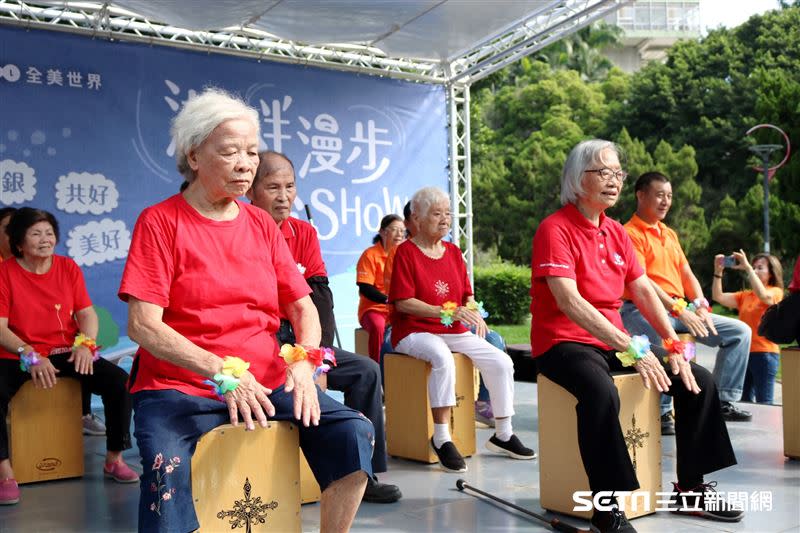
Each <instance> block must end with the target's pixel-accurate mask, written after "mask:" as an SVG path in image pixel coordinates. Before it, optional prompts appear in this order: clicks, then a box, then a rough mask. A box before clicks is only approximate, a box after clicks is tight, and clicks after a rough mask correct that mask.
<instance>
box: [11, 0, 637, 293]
mask: <svg viewBox="0 0 800 533" xmlns="http://www.w3.org/2000/svg"><path fill="white" fill-rule="evenodd" d="M631 1H632V0H552V1H550V2H547V3H545V4H543V5H542V6H541V7H540V8H539V9H537V10H536V11H534V12H533V13H530V14H529V15H528V16H526V17H525V18H523V19H521V20H518V21H515V22H514V23H512V24H510V25H509V26H507V27H506V28H503V29H501V30H500V31H499V32H497V33H496V34H495V35H493V36H491V37H489V38H487V39H485V40H484V41H482V42H479V43H476V44H475V45H473V46H472V47H471V48H469V49H467V50H464V51H463V52H461V53H459V54H456V56H455V57H452V58H450V59H449V60H448V61H434V60H422V59H413V58H405V57H389V56H387V55H386V54H385V53H384V52H383V51H381V50H380V49H379V48H377V47H374V46H365V45H358V44H326V45H311V44H307V43H301V42H297V41H291V40H288V39H281V38H279V37H277V36H275V35H271V34H269V33H266V32H264V31H261V30H256V29H253V28H248V27H246V26H241V27H235V28H224V29H222V30H219V31H193V30H188V29H184V28H178V27H175V26H169V25H166V24H161V23H158V22H155V21H151V20H149V19H147V18H145V17H142V16H140V15H137V14H136V13H132V12H130V11H127V10H124V9H120V8H117V7H114V6H112V5H110V4H109V2H76V1H70V2H66V1H65V2H62V3H59V4H57V5H50V4H42V3H37V2H36V1H35V0H33V1H31V0H0V26H3V25H6V26H16V27H22V28H26V29H27V28H30V29H44V30H56V31H65V32H70V33H77V34H82V35H86V36H91V37H93V38H105V39H109V40H122V41H132V42H140V43H146V44H150V45H153V44H155V45H163V46H172V47H178V48H186V49H195V50H203V51H206V52H214V53H221V54H230V55H237V56H243V57H250V58H255V59H258V60H265V61H276V62H281V63H296V64H303V65H310V66H316V67H322V68H329V69H334V70H342V71H349V72H354V73H360V74H369V75H377V76H386V77H391V78H398V79H405V80H409V81H416V82H424V83H434V84H441V85H444V86H445V88H446V91H447V115H448V126H449V129H450V132H449V134H450V135H449V141H450V146H449V166H450V169H449V171H450V196H451V205H452V211H453V220H454V222H453V241H454V242H456V243H458V244H459V245H460V246H461V247H462V250H463V251H464V256H465V258H466V260H467V265H468V272H469V273H470V277H472V267H473V242H472V235H473V234H472V224H473V213H472V169H471V164H470V155H471V153H470V123H469V114H470V110H469V87H470V85H471V84H472V83H474V82H475V81H477V80H479V79H481V78H484V77H486V76H488V75H490V74H492V73H494V72H496V71H498V70H500V69H502V68H503V67H505V66H506V65H509V64H510V63H513V62H514V61H517V60H519V59H520V58H522V57H524V56H526V55H530V54H532V53H533V52H536V51H537V50H540V49H541V48H544V47H545V46H547V45H549V44H551V43H553V42H555V41H557V40H559V39H561V38H563V37H565V36H566V35H569V34H570V33H573V32H575V31H577V30H579V29H580V28H582V27H584V26H586V25H588V24H591V23H592V22H594V21H596V20H598V19H601V18H603V17H605V16H607V15H609V14H610V13H611V12H613V11H615V10H617V9H619V8H620V7H622V6H624V5H626V4H629V3H631Z"/></svg>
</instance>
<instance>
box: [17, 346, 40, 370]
mask: <svg viewBox="0 0 800 533" xmlns="http://www.w3.org/2000/svg"><path fill="white" fill-rule="evenodd" d="M17 353H18V354H19V368H20V370H22V371H23V372H30V371H31V367H32V366H36V365H38V364H39V363H41V362H42V360H41V356H40V355H39V352H37V351H36V350H34V349H31V351H30V352H25V347H24V346H20V347H19V348H17Z"/></svg>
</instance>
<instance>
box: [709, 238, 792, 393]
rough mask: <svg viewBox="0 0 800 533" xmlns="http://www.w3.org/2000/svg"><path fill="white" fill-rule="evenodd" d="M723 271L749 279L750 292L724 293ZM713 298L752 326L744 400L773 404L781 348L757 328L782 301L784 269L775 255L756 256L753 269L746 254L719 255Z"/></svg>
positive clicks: (715, 265) (713, 285) (715, 258)
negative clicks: (732, 272)
mask: <svg viewBox="0 0 800 533" xmlns="http://www.w3.org/2000/svg"><path fill="white" fill-rule="evenodd" d="M724 268H730V269H732V270H739V271H741V272H744V274H745V276H747V282H748V284H749V285H750V289H749V290H744V291H738V292H723V291H722V273H723V269H724ZM711 296H712V298H713V299H714V301H715V302H718V303H720V304H722V305H724V306H725V307H730V308H731V309H737V310H738V311H739V320H741V321H742V322H744V323H745V324H747V325H748V326H750V329H751V331H752V338H751V340H750V358H749V360H748V362H747V374H746V375H745V378H744V390H743V391H742V399H743V400H746V401H753V400H755V401H756V402H758V403H767V404H771V403H772V395H773V390H774V389H775V376H776V374H777V373H778V361H779V357H780V356H779V354H780V348H779V347H778V345H777V344H775V343H774V342H772V341H770V340H768V339H765V338H764V337H762V336H760V335H759V334H758V324H759V323H760V322H761V317H762V316H763V315H764V312H765V311H766V310H767V307H769V306H770V305H772V304H776V303H778V302H780V301H781V300H782V299H783V268H782V267H781V262H780V261H779V260H778V258H777V257H775V256H774V255H769V254H756V256H755V257H753V265H752V266H750V263H749V262H748V261H747V254H745V253H744V251H743V250H739V251H738V252H733V255H729V256H724V255H722V254H718V255H716V256H715V257H714V281H713V283H712V285H711Z"/></svg>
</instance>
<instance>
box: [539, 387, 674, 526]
mask: <svg viewBox="0 0 800 533" xmlns="http://www.w3.org/2000/svg"><path fill="white" fill-rule="evenodd" d="M613 377H614V385H615V386H616V387H617V390H618V391H619V399H620V411H619V421H620V424H621V425H622V432H623V434H624V435H625V442H626V443H627V444H628V452H629V453H630V455H631V460H632V461H633V465H634V468H635V469H636V477H637V478H638V479H639V485H640V489H639V491H645V492H648V493H649V498H650V505H649V509H645V508H644V507H645V505H643V498H641V497H638V498H636V504H637V508H636V509H633V508H632V505H633V502H632V501H631V500H632V499H633V498H631V497H629V496H626V497H625V498H624V502H623V501H620V505H621V506H622V505H624V506H625V514H626V516H627V517H628V518H635V517H637V516H643V515H646V514H651V513H653V512H655V508H656V506H657V502H658V501H659V500H658V498H657V497H656V493H657V492H659V491H661V418H660V411H659V398H660V394H659V392H658V390H656V388H655V387H652V388H651V389H650V390H647V389H645V388H644V385H643V384H642V378H641V377H640V376H639V374H637V373H634V374H627V373H626V374H615V375H614V376H613ZM538 389H539V486H540V494H541V505H542V507H543V508H545V509H547V510H549V511H555V512H558V513H563V514H568V515H572V516H577V517H580V518H585V519H589V518H591V515H592V513H591V512H590V511H584V512H580V511H577V512H576V511H573V510H572V509H573V508H574V507H575V505H576V503H575V502H574V501H573V493H574V492H575V491H579V490H583V491H588V490H589V479H588V478H587V477H586V471H585V470H584V469H583V461H582V460H581V455H580V451H579V449H578V422H577V417H576V414H575V405H576V404H577V403H578V401H577V400H576V399H575V397H574V396H573V395H572V394H570V393H569V392H567V391H566V390H565V389H564V388H562V387H560V386H559V385H556V384H555V383H553V382H552V381H550V380H549V379H547V378H546V377H545V376H543V375H541V374H540V375H539V379H538ZM639 491H637V493H638V492H639Z"/></svg>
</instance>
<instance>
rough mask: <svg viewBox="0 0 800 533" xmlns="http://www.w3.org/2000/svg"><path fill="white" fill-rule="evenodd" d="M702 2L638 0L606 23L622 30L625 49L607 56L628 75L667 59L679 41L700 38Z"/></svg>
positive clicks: (607, 19)
mask: <svg viewBox="0 0 800 533" xmlns="http://www.w3.org/2000/svg"><path fill="white" fill-rule="evenodd" d="M700 1H701V0H637V1H636V2H633V3H632V4H629V5H627V6H624V7H622V8H620V9H618V10H617V11H615V12H614V13H613V14H611V15H610V16H609V17H608V18H606V22H608V23H609V24H613V25H615V26H619V27H620V28H622V30H623V31H624V34H623V36H622V46H619V47H616V48H611V49H607V50H604V54H605V55H606V56H607V57H608V58H609V59H610V60H611V61H612V62H613V63H614V64H615V65H616V66H618V67H619V68H621V69H622V70H624V71H625V72H635V71H636V70H639V69H640V68H641V67H642V66H643V65H644V64H645V63H647V62H648V61H653V60H657V61H662V60H664V59H665V58H666V52H667V48H669V47H670V46H672V45H673V44H675V42H676V41H678V40H679V39H698V38H700V30H701V20H700Z"/></svg>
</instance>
